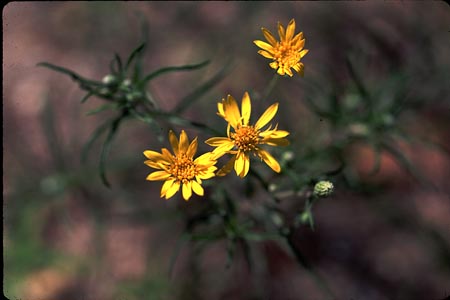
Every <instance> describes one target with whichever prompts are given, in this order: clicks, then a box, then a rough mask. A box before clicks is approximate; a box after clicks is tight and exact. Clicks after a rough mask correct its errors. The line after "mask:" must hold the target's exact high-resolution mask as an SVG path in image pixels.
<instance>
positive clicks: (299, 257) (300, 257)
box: [284, 228, 336, 300]
mask: <svg viewBox="0 0 450 300" xmlns="http://www.w3.org/2000/svg"><path fill="white" fill-rule="evenodd" d="M293 236H294V228H290V230H289V233H288V234H285V235H284V237H285V239H286V242H287V244H288V245H289V248H290V249H291V251H292V252H293V253H294V255H295V258H296V259H297V262H298V263H299V264H300V265H302V267H303V268H305V269H306V271H307V272H308V273H309V274H310V275H311V277H312V278H313V279H314V281H315V282H316V283H317V285H318V286H319V287H320V288H321V289H322V290H323V291H324V292H325V293H326V294H327V297H328V298H329V299H330V300H331V299H336V297H335V296H334V294H333V292H332V291H331V288H330V287H329V286H328V284H327V282H326V281H325V279H324V278H323V277H322V276H320V274H319V273H317V271H316V270H314V269H313V266H312V265H311V264H310V263H309V262H308V261H307V260H306V259H305V257H304V256H303V254H302V253H301V252H300V249H298V248H297V247H296V246H295V244H294V241H293Z"/></svg>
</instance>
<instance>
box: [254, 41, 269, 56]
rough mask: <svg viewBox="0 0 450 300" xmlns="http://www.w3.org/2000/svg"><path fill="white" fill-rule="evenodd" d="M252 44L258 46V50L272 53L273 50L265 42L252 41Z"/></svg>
mask: <svg viewBox="0 0 450 300" xmlns="http://www.w3.org/2000/svg"><path fill="white" fill-rule="evenodd" d="M253 43H255V45H256V46H258V47H259V48H261V49H263V50H266V51H267V52H269V53H274V49H273V47H272V46H271V45H270V44H267V43H266V42H263V41H259V40H256V41H253Z"/></svg>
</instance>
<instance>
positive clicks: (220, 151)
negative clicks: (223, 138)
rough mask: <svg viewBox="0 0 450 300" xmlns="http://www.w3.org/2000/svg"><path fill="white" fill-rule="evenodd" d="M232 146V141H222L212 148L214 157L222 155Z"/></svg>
mask: <svg viewBox="0 0 450 300" xmlns="http://www.w3.org/2000/svg"><path fill="white" fill-rule="evenodd" d="M233 147H234V142H233V141H228V143H223V144H222V145H221V146H219V147H217V148H216V149H214V150H213V154H214V158H215V159H218V158H219V157H221V156H223V155H224V154H226V153H227V152H228V151H230V150H231V149H233Z"/></svg>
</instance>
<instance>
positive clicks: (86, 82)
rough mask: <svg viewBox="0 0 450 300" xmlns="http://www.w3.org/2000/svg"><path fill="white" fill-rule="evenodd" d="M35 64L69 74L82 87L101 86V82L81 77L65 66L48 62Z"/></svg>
mask: <svg viewBox="0 0 450 300" xmlns="http://www.w3.org/2000/svg"><path fill="white" fill-rule="evenodd" d="M37 66H39V67H46V68H49V69H51V70H53V71H57V72H60V73H63V74H66V75H69V76H70V77H72V79H73V80H75V81H78V82H79V83H80V84H82V86H83V87H86V85H95V86H102V85H103V83H101V82H99V81H95V80H90V79H86V78H84V77H82V76H81V75H78V74H77V73H75V72H73V71H71V70H69V69H66V68H63V67H60V66H56V65H53V64H50V63H47V62H41V63H38V64H37Z"/></svg>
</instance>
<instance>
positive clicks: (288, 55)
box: [273, 42, 301, 67]
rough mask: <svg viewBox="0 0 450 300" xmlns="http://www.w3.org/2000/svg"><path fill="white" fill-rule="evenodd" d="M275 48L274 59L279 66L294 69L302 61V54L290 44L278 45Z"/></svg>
mask: <svg viewBox="0 0 450 300" xmlns="http://www.w3.org/2000/svg"><path fill="white" fill-rule="evenodd" d="M274 48H275V53H274V55H273V58H274V60H276V61H277V62H278V64H279V65H283V66H284V65H285V66H289V67H292V66H294V65H295V64H297V63H298V62H299V61H300V59H301V57H300V53H299V52H298V51H297V50H296V49H295V48H294V47H292V46H291V44H290V42H282V43H278V44H277V46H276V47H274Z"/></svg>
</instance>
